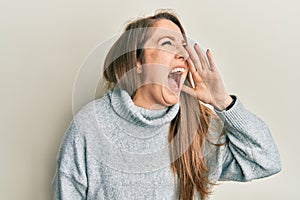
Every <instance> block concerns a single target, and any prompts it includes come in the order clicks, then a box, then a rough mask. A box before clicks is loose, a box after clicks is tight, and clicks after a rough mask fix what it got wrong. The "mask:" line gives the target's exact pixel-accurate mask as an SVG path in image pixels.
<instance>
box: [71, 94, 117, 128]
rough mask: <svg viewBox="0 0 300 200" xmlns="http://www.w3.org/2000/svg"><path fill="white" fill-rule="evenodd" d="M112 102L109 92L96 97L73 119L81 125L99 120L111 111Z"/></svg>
mask: <svg viewBox="0 0 300 200" xmlns="http://www.w3.org/2000/svg"><path fill="white" fill-rule="evenodd" d="M111 109H112V108H111V103H110V99H109V96H108V94H105V95H104V96H103V97H101V98H98V99H94V100H92V101H90V102H88V103H87V104H85V105H84V106H83V107H82V108H81V109H80V110H79V111H78V112H77V113H76V114H74V117H73V121H74V122H76V124H79V125H91V124H94V123H95V122H97V121H99V119H101V118H103V117H104V116H107V115H109V113H110V112H111Z"/></svg>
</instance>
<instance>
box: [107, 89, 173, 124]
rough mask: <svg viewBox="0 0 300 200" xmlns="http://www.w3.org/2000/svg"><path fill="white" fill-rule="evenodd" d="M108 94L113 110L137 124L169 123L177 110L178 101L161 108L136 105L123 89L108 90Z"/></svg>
mask: <svg viewBox="0 0 300 200" xmlns="http://www.w3.org/2000/svg"><path fill="white" fill-rule="evenodd" d="M108 95H109V97H110V100H111V105H112V107H113V109H114V111H115V112H116V113H117V114H118V115H119V116H120V117H122V118H123V119H125V120H126V121H129V122H131V123H134V124H136V125H139V126H151V127H155V126H161V125H164V124H167V123H170V122H171V121H172V119H174V118H175V116H176V114H177V113H178V111H179V103H177V104H175V105H173V106H171V107H166V108H164V109H161V110H149V109H145V108H141V107H138V106H136V105H135V104H134V102H133V101H132V99H131V97H130V95H129V93H128V92H127V91H126V90H123V89H113V90H110V91H109V92H108Z"/></svg>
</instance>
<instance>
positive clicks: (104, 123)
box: [53, 11, 281, 200]
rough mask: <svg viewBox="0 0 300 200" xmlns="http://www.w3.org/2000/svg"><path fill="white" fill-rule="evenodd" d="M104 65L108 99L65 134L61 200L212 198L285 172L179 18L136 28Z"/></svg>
mask: <svg viewBox="0 0 300 200" xmlns="http://www.w3.org/2000/svg"><path fill="white" fill-rule="evenodd" d="M104 67H105V70H104V72H103V77H104V83H105V85H106V89H107V90H106V91H105V94H104V95H103V97H101V98H99V99H96V100H94V101H92V102H90V103H89V104H87V105H86V106H84V108H82V109H81V110H80V112H78V113H77V114H76V115H75V117H74V119H73V120H72V122H71V123H70V126H69V127H68V130H67V132H66V134H65V137H64V140H63V143H62V145H61V149H60V152H59V155H58V158H57V163H58V167H57V172H56V176H55V179H54V182H53V186H54V189H55V199H72V200H75V199H111V200H121V199H122V200H123V199H160V200H161V199H164V200H167V199H170V200H171V199H180V200H191V199H202V200H205V199H208V198H209V195H210V194H211V192H212V186H214V185H215V184H216V182H217V181H227V180H230V181H243V182H244V181H250V180H254V179H258V178H262V177H267V176H270V175H273V174H275V173H277V172H279V171H280V169H281V165H280V158H279V154H278V150H277V148H276V146H275V144H274V142H273V139H272V137H271V134H270V132H269V129H268V127H267V125H266V124H265V123H264V122H263V121H262V120H261V119H259V118H258V117H257V116H256V115H254V114H253V113H251V112H249V111H248V110H246V109H245V108H244V106H243V104H242V102H241V101H240V100H239V98H238V97H237V96H235V95H229V94H228V93H227V92H226V90H225V88H224V86H223V83H222V80H221V77H220V75H219V73H218V71H217V68H216V66H215V63H214V59H213V56H212V53H211V51H210V50H207V51H205V53H203V52H202V51H201V49H200V47H199V45H197V44H195V45H193V46H189V44H188V43H187V38H186V36H185V31H184V29H183V27H182V25H181V23H180V21H179V20H178V18H177V17H176V15H175V14H174V13H172V12H170V11H161V12H157V13H156V14H155V15H153V16H149V17H144V18H139V19H137V20H134V21H132V22H130V23H129V24H128V25H127V26H126V28H125V30H124V32H123V33H122V34H121V36H120V37H119V38H118V40H117V41H116V42H115V43H114V45H113V46H112V47H111V49H110V51H109V52H108V54H107V56H106V60H105V63H104ZM102 84H103V82H102ZM101 86H103V85H101ZM207 105H211V108H209V107H208V106H207Z"/></svg>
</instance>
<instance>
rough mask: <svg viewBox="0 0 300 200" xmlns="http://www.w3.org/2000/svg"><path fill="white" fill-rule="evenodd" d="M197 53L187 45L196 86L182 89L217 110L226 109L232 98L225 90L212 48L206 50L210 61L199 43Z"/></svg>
mask: <svg viewBox="0 0 300 200" xmlns="http://www.w3.org/2000/svg"><path fill="white" fill-rule="evenodd" d="M194 49H195V52H196V55H195V53H194V52H193V50H192V48H191V47H190V46H187V47H186V50H187V51H188V53H189V58H188V60H187V61H188V65H189V69H190V72H191V74H192V78H193V81H194V88H189V87H187V86H184V87H183V88H182V89H183V91H184V92H187V93H189V94H191V95H194V96H195V97H196V98H197V99H198V100H200V101H202V102H204V103H207V104H210V105H212V106H214V107H215V108H216V109H217V110H220V111H221V110H224V109H225V108H226V107H227V106H228V105H229V104H230V103H231V102H232V98H231V97H230V96H229V95H228V93H227V92H226V91H225V88H224V85H223V83H222V80H221V77H220V75H219V72H218V70H217V68H216V65H215V63H214V59H213V56H212V53H211V52H210V50H207V51H206V55H207V58H208V62H207V60H206V58H205V56H204V55H203V53H202V52H201V49H200V47H199V45H198V44H195V46H194Z"/></svg>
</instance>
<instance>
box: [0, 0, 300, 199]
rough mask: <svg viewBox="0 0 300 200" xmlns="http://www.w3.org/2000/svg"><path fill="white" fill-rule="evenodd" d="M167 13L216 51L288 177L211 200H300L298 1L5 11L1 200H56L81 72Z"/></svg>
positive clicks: (0, 14) (142, 0)
mask: <svg viewBox="0 0 300 200" xmlns="http://www.w3.org/2000/svg"><path fill="white" fill-rule="evenodd" d="M158 8H172V9H174V10H175V11H176V12H177V13H178V14H179V16H180V18H181V19H182V22H183V24H184V26H185V28H186V30H187V33H188V36H189V37H191V38H193V39H194V40H197V41H198V42H200V43H201V44H202V45H203V46H204V47H206V48H210V49H211V50H212V52H213V54H214V57H215V60H216V63H217V65H218V68H219V70H220V72H221V75H222V79H223V81H224V84H225V86H226V88H227V91H228V92H229V93H234V94H237V95H238V96H239V98H240V99H241V100H242V102H243V103H244V105H245V106H246V107H247V108H248V109H249V110H251V111H252V112H254V113H256V114H257V115H259V116H260V117H261V118H262V119H263V120H264V121H265V122H266V123H267V124H268V125H269V128H270V130H271V132H272V133H273V137H274V140H275V142H276V144H277V145H278V147H279V150H280V153H281V158H282V166H283V169H282V171H281V172H280V173H279V174H277V175H275V176H272V177H270V178H265V179H262V180H257V181H253V182H251V183H233V182H230V183H227V182H226V183H222V184H221V185H220V186H218V187H216V189H215V193H214V195H213V196H212V198H211V199H212V200H235V199H244V200H253V199H256V200H265V199H273V200H281V199H289V200H296V199H299V198H300V195H299V191H298V188H299V186H297V184H298V183H299V181H298V179H299V171H298V168H299V164H300V161H299V159H300V156H299V155H298V153H299V145H298V143H299V139H300V137H299V129H298V124H299V120H298V119H299V117H298V108H299V105H298V102H299V94H298V93H299V88H298V87H299V86H300V85H299V82H298V77H299V69H298V68H299V67H300V65H299V64H300V62H299V55H298V52H299V50H300V49H299V47H300V44H299V35H300V30H299V27H300V26H299V25H300V23H299V19H300V17H299V11H300V10H299V1H297V0H287V1H279V0H251V1H250V0H248V1H244V0H227V1H225V0H224V1H220V0H218V1H217V0H198V1H192V0H186V1H179V0H151V1H146V0H128V1H121V0H120V1H116V0H109V1H108V0H102V1H99V0H98V1H82V0H81V1H79V0H72V1H70V0H67V1H66V0H64V1H56V0H52V1H50V0H48V1H37V0H36V1H33V0H28V1H17V0H10V1H2V2H1V3H0V29H1V31H0V58H1V61H0V92H1V93H0V94H1V98H0V106H1V111H0V123H1V126H0V133H1V140H0V152H1V157H0V158H1V163H0V198H1V199H13V200H15V199H22V200H33V199H38V200H41V199H43V200H47V199H52V191H51V187H50V183H51V180H52V177H53V176H54V173H55V167H56V161H55V160H56V155H57V153H58V149H59V145H60V141H61V138H62V136H63V135H64V132H65V130H66V128H67V126H68V124H69V122H70V120H71V119H72V90H73V83H74V81H75V77H76V73H77V71H78V70H79V68H80V65H81V64H82V62H83V61H84V59H85V58H86V57H87V55H88V54H89V52H90V51H91V50H92V49H93V48H94V47H95V46H97V45H98V44H99V43H101V42H103V41H105V40H107V39H108V38H110V37H111V36H113V35H115V34H117V33H119V32H120V31H121V28H122V27H123V25H124V24H125V22H126V21H127V20H130V19H133V18H136V17H138V16H143V15H147V14H152V13H153V12H154V11H155V10H156V9H158Z"/></svg>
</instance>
